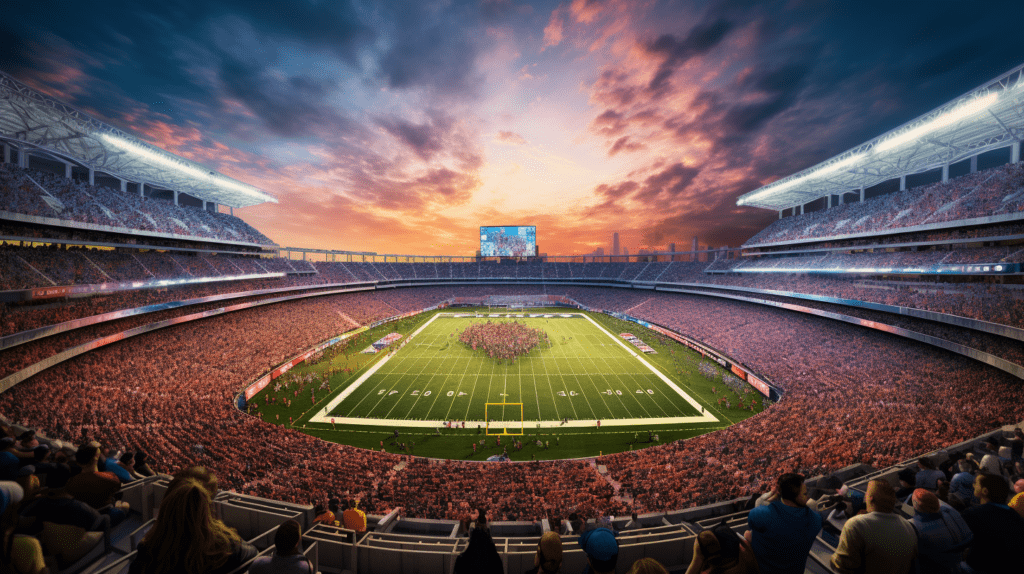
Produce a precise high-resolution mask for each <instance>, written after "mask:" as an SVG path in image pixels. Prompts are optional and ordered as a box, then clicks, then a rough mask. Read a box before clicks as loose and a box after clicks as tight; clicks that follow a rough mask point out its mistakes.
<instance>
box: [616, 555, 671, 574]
mask: <svg viewBox="0 0 1024 574" xmlns="http://www.w3.org/2000/svg"><path fill="white" fill-rule="evenodd" d="M626 574H668V570H666V569H665V567H664V566H662V565H661V562H658V561H657V560H655V559H654V558H641V559H639V560H637V561H636V562H634V563H633V566H631V567H630V568H629V572H626Z"/></svg>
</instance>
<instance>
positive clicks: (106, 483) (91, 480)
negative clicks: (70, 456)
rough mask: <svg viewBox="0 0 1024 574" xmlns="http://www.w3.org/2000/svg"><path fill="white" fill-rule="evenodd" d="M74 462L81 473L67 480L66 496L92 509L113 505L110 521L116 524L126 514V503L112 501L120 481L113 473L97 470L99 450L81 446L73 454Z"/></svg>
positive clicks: (85, 445) (92, 445) (88, 444)
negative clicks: (68, 495) (80, 469)
mask: <svg viewBox="0 0 1024 574" xmlns="http://www.w3.org/2000/svg"><path fill="white" fill-rule="evenodd" d="M75 461H76V462H77V463H78V465H79V466H81V467H82V471H81V472H80V473H78V474H76V475H75V476H72V477H71V478H70V479H68V483H67V486H65V487H64V488H65V490H67V492H68V494H70V495H71V496H73V497H75V498H76V499H78V500H81V501H82V502H84V503H86V504H88V505H89V506H91V507H93V508H103V507H105V506H110V505H113V509H112V512H111V519H112V521H114V522H117V521H118V520H119V519H120V518H124V516H125V515H126V514H127V512H128V510H129V509H128V503H126V502H123V501H120V500H119V501H116V502H115V501H114V495H115V494H116V493H117V492H118V491H119V490H121V481H120V480H118V478H117V477H116V476H114V474H113V473H110V472H106V471H100V470H98V468H97V467H98V465H99V462H100V449H99V448H97V447H96V446H95V445H94V444H92V443H87V444H83V445H81V446H79V447H78V451H77V452H76V453H75Z"/></svg>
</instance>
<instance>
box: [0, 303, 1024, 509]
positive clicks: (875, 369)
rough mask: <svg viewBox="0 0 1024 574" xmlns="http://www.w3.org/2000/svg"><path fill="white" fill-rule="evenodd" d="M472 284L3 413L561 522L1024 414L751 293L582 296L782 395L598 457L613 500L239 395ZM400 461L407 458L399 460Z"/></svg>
mask: <svg viewBox="0 0 1024 574" xmlns="http://www.w3.org/2000/svg"><path fill="white" fill-rule="evenodd" d="M468 289H470V288H465V289H463V288H447V287H444V288H436V289H409V290H403V291H391V292H386V293H372V294H349V295H341V296H332V297H325V298H314V299H310V300H305V301H297V302H290V303H285V304H279V305H275V306H269V307H263V308H258V309H255V310H247V311H242V312H238V313H232V314H228V315H223V316H219V317H215V318H211V319H207V320H203V321H200V322H198V323H195V324H193V325H188V326H184V327H173V328H169V329H165V330H162V331H158V332H156V333H152V334H147V335H143V336H140V337H137V338H133V339H129V340H127V341H124V342H121V343H118V344H116V345H112V346H109V347H106V348H103V349H100V350H97V351H95V352H92V353H89V354H87V355H84V356H82V357H79V358H77V359H74V360H72V361H70V362H68V363H65V364H62V365H60V366H57V367H54V368H51V369H49V370H47V371H44V372H43V373H41V374H40V375H37V376H36V377H34V378H33V379H30V380H29V381H26V382H24V383H21V384H19V385H17V386H16V387H14V388H13V389H12V390H10V391H9V392H7V393H4V394H3V395H0V412H2V413H4V414H5V415H6V416H8V417H9V418H11V419H12V420H13V421H15V422H17V423H19V424H25V425H27V426H31V427H33V428H36V429H40V430H41V431H45V433H46V434H47V435H48V436H51V437H54V438H57V439H60V440H63V441H67V442H68V443H69V444H80V443H81V442H83V441H85V440H87V439H95V440H98V441H99V442H101V443H102V444H104V445H110V446H116V447H120V448H123V449H126V450H131V451H139V450H141V451H144V452H146V453H148V454H149V456H150V459H151V460H150V465H151V466H152V468H153V469H154V470H156V471H158V472H168V473H172V472H175V471H176V470H177V469H180V468H182V467H185V466H190V465H194V464H202V465H205V466H207V467H209V468H211V469H212V470H214V471H215V472H216V474H217V475H218V476H219V477H220V480H221V484H222V487H223V488H225V489H234V490H237V491H240V492H244V493H249V494H254V495H259V496H265V497H269V498H274V499H280V500H286V501H295V502H314V503H324V502H325V501H326V500H327V499H328V498H329V497H331V496H351V497H358V498H360V499H361V500H363V505H362V507H363V508H364V509H365V510H366V511H367V512H374V513H383V512H386V511H388V510H390V509H392V508H394V507H398V506H401V507H403V508H406V509H409V510H408V515H410V516H422V517H429V518H454V517H457V516H459V514H460V510H459V509H460V508H461V507H462V506H464V505H465V504H473V503H474V502H476V501H477V499H478V497H479V496H480V494H479V493H481V492H485V493H487V496H488V497H489V499H491V500H492V501H493V504H492V505H491V507H492V508H493V512H494V517H495V518H496V519H501V518H513V517H514V518H518V519H530V518H540V517H551V516H555V515H558V516H562V517H564V516H565V515H566V513H567V512H568V511H569V510H570V509H571V508H574V507H575V508H593V509H594V511H595V512H600V513H603V514H621V513H624V512H625V510H626V507H627V505H626V503H625V502H624V500H630V504H629V505H628V507H629V508H631V509H633V510H635V511H638V512H645V511H654V510H668V509H674V508H681V507H686V506H689V505H694V504H702V503H708V502H713V501H717V500H723V499H730V498H734V497H736V496H741V495H747V494H755V493H760V492H763V491H764V490H766V489H767V488H769V487H770V481H771V480H774V477H776V476H777V475H778V474H779V473H781V472H785V471H789V470H799V471H802V472H804V473H807V474H808V475H814V474H819V473H827V472H829V471H831V470H835V469H838V468H841V467H843V466H846V465H849V464H851V463H861V462H864V463H869V464H873V465H875V466H886V465H890V464H893V463H894V462H897V461H899V460H904V459H907V458H910V457H913V456H915V455H917V454H920V453H922V452H925V451H928V450H931V449H934V448H940V447H943V446H945V445H949V444H952V443H955V442H959V441H962V440H966V439H969V438H971V437H974V436H977V435H979V434H981V433H983V432H985V431H987V430H989V429H991V428H994V427H996V426H998V425H1001V424H1007V423H1012V422H1016V421H1020V420H1021V419H1024V389H1022V388H1021V386H1020V385H1019V382H1018V381H1016V380H1015V379H1013V378H1012V377H1010V376H1009V375H1006V374H1003V373H1002V372H1000V371H996V370H994V369H990V368H987V367H982V366H980V365H979V364H978V363H974V362H972V361H970V360H968V359H965V358H959V357H957V356H953V355H949V354H946V353H941V352H939V351H936V350H934V349H933V348H930V347H926V346H924V345H919V344H916V343H911V342H908V341H905V340H901V339H896V338H894V337H891V336H886V335H883V334H879V333H874V332H870V331H867V330H861V329H858V328H855V327H852V326H849V325H846V324H840V323H836V322H833V321H829V320H825V319H818V318H814V317H806V316H801V315H797V314H793V313H789V312H785V311H781V310H776V309H770V308H765V307H761V306H756V305H751V304H742V303H735V302H729V301H716V300H711V299H708V298H703V297H701V298H696V297H686V296H677V295H673V294H666V293H651V292H644V293H633V292H630V291H626V290H609V289H595V288H571V289H570V290H569V295H570V296H571V297H574V298H575V299H577V300H579V301H580V302H583V303H584V304H587V305H590V306H593V307H596V308H604V309H611V310H618V311H626V310H631V311H630V312H631V314H633V315H636V316H639V317H641V318H645V319H648V320H656V321H658V322H660V323H662V324H665V325H667V326H669V327H673V328H676V329H677V330H679V331H681V332H685V333H688V334H690V335H692V336H694V337H697V338H699V339H701V340H703V341H705V342H706V343H708V344H710V345H712V346H714V347H716V348H718V349H721V350H722V351H724V352H725V353H727V354H729V355H731V356H733V357H734V358H736V359H737V360H739V361H740V362H742V363H744V364H745V365H747V366H748V367H750V368H752V369H754V370H755V371H756V372H760V373H762V374H764V375H766V376H768V377H769V378H770V379H771V380H772V381H774V382H775V383H776V384H778V385H779V386H780V387H782V388H783V389H784V390H785V392H786V395H785V397H784V399H783V400H782V401H780V402H779V403H777V404H776V405H774V406H773V407H772V408H770V409H768V410H767V411H766V412H765V413H762V414H760V415H757V416H755V417H752V418H750V419H748V420H746V421H744V422H741V423H739V424H737V425H735V426H732V427H730V428H729V429H726V430H724V431H720V432H716V433H713V434H711V435H705V436H702V437H698V438H695V439H691V440H688V441H685V442H674V443H668V444H664V445H659V446H654V447H650V448H647V449H643V450H640V451H635V452H632V453H622V454H616V455H609V456H604V457H601V458H599V459H598V460H597V464H602V465H606V466H607V468H608V471H609V478H610V479H611V480H612V481H614V482H615V483H618V484H621V490H620V491H619V492H618V493H616V492H615V490H614V489H613V488H611V487H610V486H609V484H610V483H609V482H608V481H606V480H605V479H604V478H602V477H601V476H600V475H599V474H598V473H597V470H596V468H595V466H593V465H590V464H581V463H570V462H558V461H549V462H523V463H515V464H512V466H511V467H509V465H508V464H505V465H504V466H502V467H500V468H499V467H498V466H496V465H494V464H481V463H475V462H456V461H448V462H445V463H441V464H438V463H432V462H427V461H424V460H421V459H414V458H409V457H405V456H404V455H401V456H400V455H393V454H382V453H379V452H372V451H367V450H361V449H356V448H353V447H348V446H341V445H337V444H332V443H325V442H322V441H320V440H318V439H314V438H312V437H309V436H307V435H304V434H302V433H300V432H298V431H294V430H289V429H282V428H280V427H277V426H270V425H269V423H264V422H262V421H260V420H258V419H256V418H254V417H250V416H247V415H244V414H242V413H239V412H238V411H236V410H235V409H234V407H233V406H232V397H233V396H234V394H235V393H236V392H237V391H238V390H239V388H240V386H241V385H242V384H244V383H245V382H246V381H250V380H253V379H254V378H255V377H256V376H258V375H259V374H260V373H261V372H262V371H265V370H266V368H267V367H268V366H269V365H271V364H277V363H279V362H280V361H282V360H285V359H286V358H289V357H290V356H292V355H293V354H294V353H295V352H296V351H297V350H301V349H304V348H308V347H310V346H312V345H314V344H316V343H317V342H319V341H322V340H325V339H327V338H329V337H330V336H332V335H334V334H336V333H338V332H342V331H346V330H349V329H351V328H352V323H351V321H350V320H349V319H350V318H355V319H356V320H357V321H359V322H364V321H366V322H368V321H371V320H374V319H375V318H380V317H385V316H391V315H394V314H396V312H397V311H403V310H406V309H413V308H422V307H426V306H430V305H432V304H434V303H436V301H437V299H436V298H437V297H439V296H440V295H442V294H447V295H455V294H461V295H466V294H468V293H469V291H468ZM474 289H476V288H474ZM542 289H543V288H542V287H539V286H538V287H527V288H518V287H507V288H490V289H489V292H502V293H506V294H515V293H524V292H525V293H531V292H532V293H538V292H540V291H541V290H542ZM253 357H259V358H260V360H257V361H254V360H253ZM239 453H244V454H245V456H239ZM402 460H411V461H412V464H410V465H408V466H406V467H405V468H404V469H402V470H395V468H394V467H395V465H396V464H397V463H398V462H400V461H402ZM509 468H513V469H514V470H513V471H510V470H509ZM509 472H513V473H515V475H514V477H513V478H514V480H513V479H511V478H508V477H510V476H512V475H509V474H508V473H509ZM1006 472H1007V474H1008V476H1009V475H1010V474H1012V472H1014V470H1013V469H1012V468H1011V469H1006ZM452 477H458V479H457V480H453V479H452ZM523 488H527V489H528V492H529V496H528V497H523V496H520V494H521V493H522V489H523ZM442 501H443V502H442ZM449 502H450V503H451V506H450V507H449V505H448V503H449Z"/></svg>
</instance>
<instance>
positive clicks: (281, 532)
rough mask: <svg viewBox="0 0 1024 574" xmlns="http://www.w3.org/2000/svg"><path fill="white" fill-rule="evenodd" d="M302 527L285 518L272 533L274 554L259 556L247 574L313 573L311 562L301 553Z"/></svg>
mask: <svg viewBox="0 0 1024 574" xmlns="http://www.w3.org/2000/svg"><path fill="white" fill-rule="evenodd" d="M301 542H302V527H301V526H299V523H298V522H297V521H295V520H287V521H285V522H284V523H282V524H281V525H280V526H278V527H277V532H276V533H274V555H273V556H260V557H259V558H257V559H256V561H255V562H253V563H252V566H251V567H249V574H314V572H313V564H312V563H311V562H310V561H309V559H308V558H306V556H305V555H303V554H302V545H301Z"/></svg>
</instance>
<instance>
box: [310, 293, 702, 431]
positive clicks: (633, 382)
mask: <svg viewBox="0 0 1024 574" xmlns="http://www.w3.org/2000/svg"><path fill="white" fill-rule="evenodd" d="M465 315H467V314H466V313H439V314H437V315H436V316H435V317H434V318H433V319H431V320H430V321H429V322H428V323H426V324H425V325H424V326H422V327H421V328H420V329H418V330H417V331H415V332H414V333H412V335H411V336H409V337H408V339H407V340H406V339H402V340H399V342H397V343H395V344H393V345H392V347H397V346H398V345H401V344H402V343H403V342H404V343H405V344H404V345H403V346H402V347H401V348H399V349H397V350H394V351H393V350H392V348H387V349H385V350H384V351H382V352H385V353H389V354H390V353H392V352H393V355H392V356H388V357H385V358H383V359H382V360H381V362H380V363H378V364H377V365H376V367H377V368H376V369H371V370H370V371H368V372H367V373H365V374H364V375H363V377H361V378H360V379H358V380H357V381H356V382H354V383H353V384H352V385H350V386H349V388H348V389H347V390H346V392H344V393H341V394H340V395H338V396H336V397H335V398H334V400H332V401H331V402H330V403H329V404H328V405H326V406H325V407H324V410H323V411H321V412H320V413H318V415H319V416H317V417H316V418H313V419H311V422H328V421H329V420H330V419H335V420H336V421H337V422H339V423H341V422H344V423H349V424H350V423H353V422H356V421H355V419H361V420H364V421H367V422H370V421H376V422H377V423H380V422H382V421H384V420H389V421H406V424H405V426H436V424H437V423H438V422H440V421H451V420H457V421H467V424H470V423H471V424H474V425H476V424H481V423H482V424H485V425H486V422H485V421H490V422H491V428H492V430H497V431H498V432H502V430H501V429H505V430H507V432H510V433H511V432H519V431H522V430H523V428H524V427H525V428H536V427H537V423H539V422H541V423H544V426H552V425H559V426H562V425H564V424H565V423H566V421H568V422H569V423H572V422H574V421H580V422H582V421H586V424H588V425H593V424H595V421H598V420H600V421H601V422H602V424H612V425H617V424H638V423H640V422H641V420H643V421H650V422H655V421H662V422H676V423H681V422H700V421H709V422H714V421H715V420H716V419H714V418H713V416H712V415H710V414H705V413H703V412H702V408H701V407H700V406H699V405H700V403H698V402H697V401H696V400H695V399H694V398H692V397H690V396H689V395H687V394H686V392H685V391H684V390H683V389H682V388H680V387H679V386H678V385H676V384H675V382H673V381H672V380H671V379H670V378H668V377H667V376H666V375H665V374H664V373H663V372H661V371H660V370H659V369H658V368H657V366H655V365H654V364H653V363H652V362H650V361H648V360H647V359H646V358H645V357H644V355H643V354H642V353H640V352H639V351H638V350H637V349H636V348H635V347H633V346H632V345H631V344H630V343H629V342H627V341H626V340H624V339H623V338H621V337H620V336H619V334H618V333H612V332H610V331H608V330H607V329H605V328H603V327H601V326H600V325H598V324H597V323H595V322H594V321H592V320H591V319H590V318H589V317H587V316H586V315H583V314H577V313H553V314H546V315H545V316H536V315H537V314H529V313H524V314H518V315H519V316H516V314H512V313H500V314H493V315H489V314H480V315H477V316H465ZM531 315H533V316H531ZM485 321H494V322H505V321H517V322H520V323H523V324H525V325H526V326H528V327H530V328H534V329H541V330H543V331H544V332H545V333H547V335H548V338H549V340H550V341H551V346H550V347H548V346H547V345H544V344H541V345H538V346H537V347H535V348H534V349H532V350H531V351H530V352H529V353H528V354H526V355H523V356H520V357H518V358H516V359H515V360H514V361H507V360H506V361H499V360H496V359H492V358H490V357H488V356H486V355H484V353H483V352H482V351H474V350H472V349H470V348H468V347H467V346H466V345H464V344H463V343H461V342H459V340H458V337H459V334H460V333H461V332H462V331H463V330H464V329H465V328H466V327H468V326H469V325H470V324H471V323H475V322H485ZM650 419H653V420H650ZM414 421H416V422H417V423H418V424H414V425H408V423H410V422H414ZM531 422H532V423H533V424H530V423H531Z"/></svg>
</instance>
